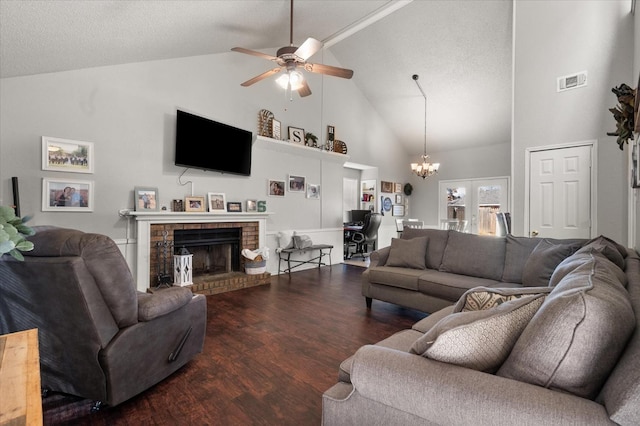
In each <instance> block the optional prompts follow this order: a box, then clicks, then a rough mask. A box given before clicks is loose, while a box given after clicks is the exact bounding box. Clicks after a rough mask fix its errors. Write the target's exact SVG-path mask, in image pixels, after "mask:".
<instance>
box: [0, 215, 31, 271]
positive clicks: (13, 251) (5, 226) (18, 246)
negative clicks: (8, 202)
mask: <svg viewBox="0 0 640 426" xmlns="http://www.w3.org/2000/svg"><path fill="white" fill-rule="evenodd" d="M29 219H30V217H29V216H25V217H23V218H20V217H18V216H16V211H15V209H14V208H13V207H9V206H0V256H2V255H4V254H6V253H8V254H9V255H11V256H13V257H14V258H15V259H17V260H24V256H23V255H22V253H21V252H23V251H31V250H33V243H32V242H31V241H27V239H26V238H25V237H28V236H31V235H34V234H35V231H34V230H33V229H32V228H30V227H29V226H27V225H25V224H24V223H25V222H27V221H28V220H29Z"/></svg>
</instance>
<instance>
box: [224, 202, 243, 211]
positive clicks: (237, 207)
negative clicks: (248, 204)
mask: <svg viewBox="0 0 640 426" xmlns="http://www.w3.org/2000/svg"><path fill="white" fill-rule="evenodd" d="M227 211H228V212H233V213H239V212H241V211H242V203H238V202H235V201H229V202H228V203H227Z"/></svg>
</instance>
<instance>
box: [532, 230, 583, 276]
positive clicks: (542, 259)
mask: <svg viewBox="0 0 640 426" xmlns="http://www.w3.org/2000/svg"><path fill="white" fill-rule="evenodd" d="M580 246H581V244H578V243H568V244H557V243H554V242H553V241H551V240H549V239H546V238H545V239H543V240H541V241H540V242H539V243H538V245H536V248H535V249H533V251H532V252H531V255H529V259H527V262H526V263H525V264H524V269H523V271H522V285H524V286H526V287H544V286H547V285H549V279H550V278H551V275H552V274H553V271H554V270H555V269H556V266H558V265H559V264H560V262H562V261H563V260H564V259H566V258H567V257H569V256H571V255H572V254H573V253H574V252H575V251H576V250H578V249H579V248H580Z"/></svg>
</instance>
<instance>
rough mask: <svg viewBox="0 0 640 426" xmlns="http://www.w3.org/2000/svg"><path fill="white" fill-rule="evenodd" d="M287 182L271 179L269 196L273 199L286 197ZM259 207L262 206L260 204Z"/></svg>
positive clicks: (268, 188)
mask: <svg viewBox="0 0 640 426" xmlns="http://www.w3.org/2000/svg"><path fill="white" fill-rule="evenodd" d="M284 188H285V182H284V181H283V180H275V179H269V185H268V186H267V194H269V196H271V197H284ZM258 207H260V205H259V204H258ZM258 211H260V210H258Z"/></svg>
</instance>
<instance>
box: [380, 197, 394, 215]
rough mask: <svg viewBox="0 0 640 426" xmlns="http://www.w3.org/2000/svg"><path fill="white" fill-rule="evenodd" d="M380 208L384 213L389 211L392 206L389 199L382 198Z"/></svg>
mask: <svg viewBox="0 0 640 426" xmlns="http://www.w3.org/2000/svg"><path fill="white" fill-rule="evenodd" d="M382 206H383V208H384V211H385V212H388V211H391V206H393V203H392V202H391V198H389V197H383V201H382Z"/></svg>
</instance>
